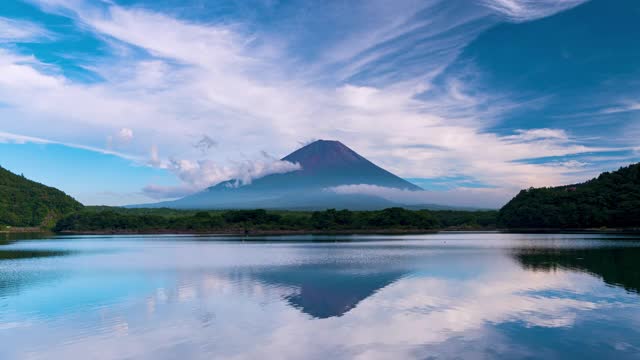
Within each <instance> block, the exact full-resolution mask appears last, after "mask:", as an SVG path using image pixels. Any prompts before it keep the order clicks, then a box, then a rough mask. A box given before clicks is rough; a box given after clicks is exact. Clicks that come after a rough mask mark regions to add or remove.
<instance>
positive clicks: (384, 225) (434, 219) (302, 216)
mask: <svg viewBox="0 0 640 360" xmlns="http://www.w3.org/2000/svg"><path fill="white" fill-rule="evenodd" d="M496 218H497V211H454V210H439V211H431V210H407V209H403V208H399V207H395V208H389V209H384V210H379V211H350V210H335V209H328V210H324V211H267V210H263V209H257V210H225V211H222V210H217V211H189V210H173V209H123V208H110V207H88V208H86V209H85V210H83V211H80V212H76V213H73V214H70V215H68V216H66V217H64V218H62V219H61V220H59V221H58V223H57V224H56V226H55V227H54V231H56V232H67V233H105V232H106V233H109V232H112V233H136V232H138V233H146V232H148V233H154V232H188V233H198V232H202V233H205V232H207V233H215V232H221V233H249V234H250V233H268V232H273V233H278V232H295V231H301V232H341V231H387V230H389V231H394V230H395V231H412V230H413V231H427V230H439V229H443V228H457V229H493V228H495V226H496Z"/></svg>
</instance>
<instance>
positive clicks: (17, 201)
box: [0, 167, 83, 227]
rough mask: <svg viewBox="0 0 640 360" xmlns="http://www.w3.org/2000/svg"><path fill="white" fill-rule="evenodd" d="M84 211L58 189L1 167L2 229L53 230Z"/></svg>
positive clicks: (0, 221) (0, 202) (0, 217)
mask: <svg viewBox="0 0 640 360" xmlns="http://www.w3.org/2000/svg"><path fill="white" fill-rule="evenodd" d="M82 207H83V206H82V204H80V203H79V202H77V201H76V200H75V199H73V198H72V197H71V196H69V195H67V194H65V193H64V192H62V191H60V190H58V189H55V188H52V187H49V186H45V185H42V184H40V183H37V182H35V181H31V180H28V179H26V178H25V177H24V176H20V175H16V174H14V173H12V172H10V171H8V170H6V169H4V168H2V167H0V226H18V227H29V226H52V225H54V224H55V222H56V221H57V220H58V219H59V218H60V217H62V216H64V215H67V214H69V213H71V212H74V211H77V210H80V209H82Z"/></svg>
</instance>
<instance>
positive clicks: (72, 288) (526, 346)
mask: <svg viewBox="0 0 640 360" xmlns="http://www.w3.org/2000/svg"><path fill="white" fill-rule="evenodd" d="M0 236H2V235H1V234H0ZM256 240H257V239H256V238H249V239H248V240H245V241H243V239H242V238H232V237H213V236H76V237H51V238H44V239H21V240H12V239H5V240H2V238H1V237H0V344H2V346H0V359H184V360H186V359H354V358H356V359H425V358H465V359H473V358H483V359H487V358H489V359H498V358H544V359H552V358H563V359H571V358H573V359H578V358H580V359H588V358H593V359H602V358H616V359H627V358H628V359H631V358H634V359H638V358H640V297H639V292H640V238H638V237H633V236H624V235H597V234H580V235H572V234H528V235H527V234H501V233H441V234H430V235H403V236H373V235H367V236H355V235H354V236H335V237H330V236H325V237H322V236H315V237H314V236H282V237H265V238H259V240H260V241H256Z"/></svg>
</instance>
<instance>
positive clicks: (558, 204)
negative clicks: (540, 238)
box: [498, 163, 640, 229]
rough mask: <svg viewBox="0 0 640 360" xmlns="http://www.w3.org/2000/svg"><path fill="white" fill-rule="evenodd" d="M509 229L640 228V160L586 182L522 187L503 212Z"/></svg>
mask: <svg viewBox="0 0 640 360" xmlns="http://www.w3.org/2000/svg"><path fill="white" fill-rule="evenodd" d="M498 223H499V225H500V226H503V227H507V228H532V229H533V228H597V227H615V228H640V163H639V164H634V165H631V166H627V167H623V168H620V169H619V170H618V171H614V172H610V173H609V172H605V173H602V174H601V175H600V176H598V177H597V178H595V179H592V180H590V181H587V182H585V183H582V184H576V185H568V186H561V187H554V188H540V189H529V190H522V191H521V192H520V193H519V194H518V195H517V196H516V197H515V198H513V199H512V200H511V201H510V202H509V203H508V204H507V205H505V206H504V207H503V208H502V209H501V210H500V212H499V215H498Z"/></svg>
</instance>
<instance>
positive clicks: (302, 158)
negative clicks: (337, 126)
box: [282, 140, 369, 171]
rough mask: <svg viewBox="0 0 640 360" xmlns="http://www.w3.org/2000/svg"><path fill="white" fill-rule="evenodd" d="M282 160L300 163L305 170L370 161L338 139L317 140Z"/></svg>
mask: <svg viewBox="0 0 640 360" xmlns="http://www.w3.org/2000/svg"><path fill="white" fill-rule="evenodd" d="M282 160H285V161H289V162H292V163H299V164H300V165H302V168H303V169H305V170H309V171H313V169H318V168H326V167H343V166H349V165H353V164H355V163H361V162H366V163H369V161H368V160H367V159H365V158H363V157H362V156H360V155H358V153H356V152H355V151H353V150H351V149H350V148H349V147H347V146H346V145H344V144H343V143H341V142H340V141H337V140H316V141H314V142H312V143H310V144H308V145H306V146H303V147H302V148H300V149H298V150H296V151H294V152H293V153H291V154H289V155H287V156H286V157H284V158H283V159H282Z"/></svg>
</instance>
